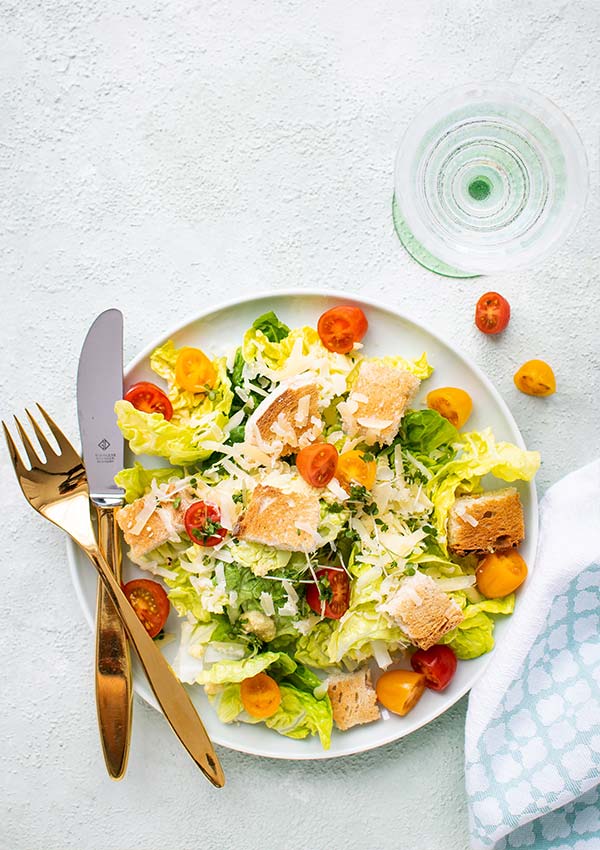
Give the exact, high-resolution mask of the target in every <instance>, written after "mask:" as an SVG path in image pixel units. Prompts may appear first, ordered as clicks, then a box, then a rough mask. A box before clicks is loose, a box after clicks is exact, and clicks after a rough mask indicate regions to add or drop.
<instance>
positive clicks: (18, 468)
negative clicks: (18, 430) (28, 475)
mask: <svg viewBox="0 0 600 850" xmlns="http://www.w3.org/2000/svg"><path fill="white" fill-rule="evenodd" d="M2 427H3V428H4V437H5V438H6V443H7V445H8V451H9V453H10V459H11V460H12V464H13V466H14V468H15V472H16V473H17V476H19V475H21V474H22V473H23V472H24V471H25V464H24V463H23V461H22V460H21V455H20V454H19V452H18V450H17V447H16V445H15V441H14V440H13V438H12V436H11V433H10V431H9V430H8V428H7V426H6V422H5V421H4V419H3V420H2Z"/></svg>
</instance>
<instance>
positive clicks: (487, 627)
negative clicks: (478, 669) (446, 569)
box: [440, 591, 515, 659]
mask: <svg viewBox="0 0 600 850" xmlns="http://www.w3.org/2000/svg"><path fill="white" fill-rule="evenodd" d="M452 596H453V597H454V599H455V601H456V602H458V604H459V605H460V606H461V607H462V608H463V614H464V617H465V619H464V620H463V621H462V623H460V624H459V625H458V626H457V627H456V628H455V629H453V630H452V631H451V632H448V634H446V635H444V637H443V638H442V639H441V640H440V643H447V644H448V646H450V647H452V649H453V650H454V652H455V653H456V657H457V658H461V659H467V658H478V657H479V656H480V655H484V654H485V653H486V652H490V651H491V650H492V649H493V648H494V626H495V622H494V619H493V617H490V616H489V615H490V614H512V612H513V611H514V608H515V595H514V593H511V594H509V595H508V596H504V597H503V598H501V599H482V600H481V601H480V602H476V603H473V604H471V603H469V600H468V597H467V594H466V593H465V592H464V591H460V592H458V593H453V594H452Z"/></svg>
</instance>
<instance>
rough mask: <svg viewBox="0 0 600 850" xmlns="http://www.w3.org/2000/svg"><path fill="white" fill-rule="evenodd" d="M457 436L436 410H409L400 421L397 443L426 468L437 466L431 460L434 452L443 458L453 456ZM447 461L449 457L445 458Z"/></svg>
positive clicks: (435, 461)
mask: <svg viewBox="0 0 600 850" xmlns="http://www.w3.org/2000/svg"><path fill="white" fill-rule="evenodd" d="M458 437H459V434H458V431H457V429H456V428H455V427H454V425H452V423H451V422H448V420H447V419H444V417H443V416H441V415H440V414H439V413H438V412H437V411H436V410H429V409H428V410H409V411H408V413H407V414H406V415H405V416H404V417H403V419H402V425H401V427H400V434H399V437H398V440H399V442H400V443H401V444H402V446H404V447H405V448H407V449H408V450H409V452H410V453H411V454H413V455H414V456H415V457H417V458H418V459H419V460H420V461H421V462H422V463H424V464H425V466H427V467H431V466H434V465H438V464H439V461H437V460H434V458H432V454H433V453H434V452H437V453H438V456H439V454H440V453H441V454H443V455H444V456H445V455H447V453H448V452H450V454H451V456H453V455H454V453H455V452H454V450H453V449H452V444H453V443H454V442H456V440H457V439H458ZM434 457H435V456H434ZM445 459H446V460H449V459H450V458H449V457H445Z"/></svg>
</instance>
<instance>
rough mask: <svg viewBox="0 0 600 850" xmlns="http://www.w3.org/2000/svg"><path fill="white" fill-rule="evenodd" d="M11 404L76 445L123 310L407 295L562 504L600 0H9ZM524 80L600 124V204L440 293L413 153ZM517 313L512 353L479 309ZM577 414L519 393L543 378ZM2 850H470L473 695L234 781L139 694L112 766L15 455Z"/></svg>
mask: <svg viewBox="0 0 600 850" xmlns="http://www.w3.org/2000/svg"><path fill="white" fill-rule="evenodd" d="M0 17H1V26H0V234H1V241H0V286H1V300H0V305H1V309H2V330H1V333H2V355H3V357H2V370H1V377H0V381H1V385H2V387H1V390H0V399H1V401H0V405H1V408H2V410H1V413H2V415H7V414H8V413H9V412H11V411H13V410H16V409H18V408H20V407H21V406H22V405H23V404H25V403H30V402H31V401H32V400H35V399H39V400H41V401H42V402H43V403H45V404H46V405H47V406H48V407H49V408H50V409H51V411H53V413H54V414H55V416H56V418H57V419H58V420H59V421H60V422H61V423H63V424H64V426H65V427H66V428H67V429H70V432H71V433H72V434H73V435H75V434H76V412H75V396H74V390H75V374H76V367H77V358H78V355H79V350H80V346H81V343H82V341H83V338H84V335H85V332H86V330H87V328H88V326H89V324H90V323H91V321H92V320H93V318H94V317H95V316H96V314H97V313H98V312H100V311H101V310H103V309H105V308H107V307H110V306H116V307H119V308H120V309H121V310H123V312H124V314H125V318H126V345H125V348H126V352H125V353H126V358H127V359H129V357H131V356H132V355H133V354H134V353H135V352H136V350H137V349H138V348H139V347H140V346H141V345H142V344H146V343H147V342H148V341H150V339H151V338H152V337H153V336H155V335H156V334H158V333H160V332H161V331H162V330H163V329H164V327H165V326H166V325H171V324H173V323H174V322H176V321H177V320H178V319H179V318H180V317H182V316H187V315H188V314H190V313H192V312H193V311H194V310H196V309H197V308H198V309H199V308H204V307H205V306H206V305H207V304H209V303H215V304H216V303H217V302H218V301H219V299H220V298H222V297H224V296H232V295H236V294H238V293H243V292H247V293H251V292H253V291H255V290H257V289H261V290H262V289H265V288H269V287H271V288H273V289H277V288H278V287H289V286H299V287H302V286H310V287H316V286H328V285H330V286H332V287H335V288H345V289H347V290H348V291H349V292H363V293H368V294H370V295H374V294H379V295H380V296H381V298H382V300H385V302H386V303H390V304H396V305H398V306H408V307H410V311H411V312H412V313H413V314H415V315H416V316H417V317H418V318H421V319H422V320H423V321H426V322H428V323H429V324H430V326H431V327H432V328H433V329H434V330H438V331H440V332H441V333H443V334H445V335H447V336H450V337H455V338H456V339H457V341H458V342H459V344H460V346H461V347H462V349H463V350H465V351H466V352H467V353H469V354H471V355H472V356H473V357H474V358H475V359H476V360H477V362H478V363H479V364H480V365H481V366H483V368H484V369H486V370H487V372H488V374H489V375H490V376H491V377H492V379H493V380H494V381H495V382H496V384H497V386H498V388H499V389H500V392H501V393H502V394H503V396H504V398H505V399H506V400H507V402H508V403H509V405H510V406H511V408H512V410H513V411H514V414H515V417H516V419H517V421H518V423H519V425H520V426H521V428H522V431H523V433H524V436H525V439H526V441H527V442H528V444H529V446H530V447H531V448H539V449H540V450H541V451H542V453H543V457H544V461H543V466H542V469H541V471H540V474H539V478H538V482H539V487H540V491H541V492H543V490H544V489H545V488H546V487H547V486H548V485H549V484H550V483H552V482H554V481H556V480H557V479H558V478H560V477H561V476H562V475H563V474H564V473H566V472H568V471H569V470H571V469H573V468H574V467H576V466H579V465H581V464H583V463H584V462H586V461H588V460H591V459H592V458H593V457H595V456H598V455H599V454H600V428H599V426H598V412H599V405H598V396H599V393H600V378H599V374H600V343H599V341H598V340H599V328H598V317H599V315H600V300H599V292H600V288H599V284H598V268H599V265H600V248H599V245H600V235H599V231H600V216H599V209H598V198H597V182H598V142H599V115H598V104H599V102H600V67H599V64H598V43H599V39H600V4H598V3H596V2H594V0H589V1H588V2H556V0H529V2H527V3H524V2H522V0H494V2H492V0H473V2H467V1H466V0H446V2H444V0H404V2H402V0H387V2H385V0H376V1H375V2H362V1H361V0H329V2H325V0H324V2H310V0H309V2H307V1H306V0H303V1H302V0H280V2H275V0H273V2H264V3H260V2H249V0H218V2H209V0H204V2H202V0H200V2H198V0H175V2H170V3H169V2H166V0H163V2H158V0H156V2H143V0H137V2H136V0H132V2H123V3H119V2H116V0H107V2H104V3H97V2H93V0H62V2H61V0H38V1H37V2H33V0H12V2H10V0H0ZM492 78H497V79H507V78H509V79H513V80H516V81H521V82H523V83H526V84H528V85H530V86H531V87H533V88H536V89H538V90H540V91H541V92H543V93H544V94H546V95H548V96H549V97H551V98H552V99H554V100H555V102H556V103H557V104H558V105H559V106H560V107H562V108H563V109H564V110H565V111H566V112H567V113H568V114H569V115H570V117H571V118H572V120H573V121H574V122H575V124H576V125H577V127H578V129H579V131H580V133H581V135H582V137H583V140H584V143H585V145H586V148H587V151H588V156H589V159H590V169H591V183H592V196H591V198H590V201H589V203H588V208H587V212H586V214H585V217H584V219H583V221H582V223H581V225H580V227H579V228H578V230H577V233H576V234H575V235H574V236H573V237H572V238H571V239H570V240H569V242H568V244H566V245H565V247H564V248H563V249H562V250H561V252H560V253H559V254H558V255H557V256H555V257H554V258H553V259H552V260H551V261H549V262H546V263H545V264H544V265H541V266H539V267H538V268H535V269H534V270H533V271H530V272H527V273H514V274H510V275H508V276H506V277H502V278H490V279H488V280H485V281H481V280H479V281H477V280H475V281H462V282H460V281H449V280H445V279H442V278H436V277H435V276H434V275H432V274H431V273H429V272H427V271H425V270H423V269H421V268H420V267H419V266H418V265H416V264H415V263H413V262H412V261H411V260H410V259H409V257H408V256H407V255H406V254H405V253H404V252H403V250H402V248H401V246H400V244H399V243H398V241H397V240H396V237H395V235H394V232H393V228H392V222H391V215H390V201H391V194H392V168H393V158H394V151H395V148H396V146H397V143H398V140H399V138H400V135H401V132H402V129H403V128H404V126H405V125H406V123H407V122H408V121H409V119H410V118H411V116H412V115H413V114H414V113H415V111H416V110H418V109H419V108H420V107H421V106H422V105H423V104H424V102H425V101H426V100H427V99H428V98H430V97H431V96H433V95H436V94H437V93H438V92H440V91H442V90H443V89H444V88H446V87H448V86H451V85H456V84H460V83H464V82H468V81H472V80H485V79H492ZM490 288H498V289H500V290H501V291H502V292H503V293H504V294H505V295H506V296H507V297H508V298H509V299H510V301H511V304H512V308H513V318H512V321H511V324H510V327H509V329H508V331H507V332H506V333H505V334H504V335H503V336H502V337H501V338H500V339H497V340H496V339H489V338H484V337H483V336H481V335H480V334H479V333H478V332H477V331H476V330H475V329H474V327H473V325H472V319H471V315H472V312H473V305H474V302H475V300H476V298H477V297H478V296H479V295H480V294H481V292H483V291H484V290H485V289H490ZM531 357H543V358H546V359H547V360H549V361H550V362H551V363H552V364H553V366H554V367H555V371H556V374H557V380H558V386H559V390H558V393H557V394H556V396H554V397H552V398H550V399H546V400H539V399H530V398H526V397H525V396H522V395H520V394H518V393H517V391H516V390H515V389H514V387H513V385H512V374H513V372H514V370H515V368H516V367H517V366H518V365H519V364H520V362H521V361H523V360H525V359H529V358H531ZM0 509H1V511H2V526H1V528H2V530H1V532H0V534H1V535H2V541H1V544H0V545H1V551H2V592H1V594H0V615H1V619H0V622H1V623H2V639H1V657H2V678H1V684H0V701H1V704H0V741H1V745H0V847H1V850H37V848H40V850H41V848H43V849H44V850H59V848H77V850H156V848H158V850H191V848H196V847H202V848H203V850H221V848H226V850H229V848H236V850H237V848H244V850H265V848H268V850H322V848H326V847H330V846H334V847H344V848H345V849H346V850H355V848H366V847H368V848H377V849H379V848H383V850H388V848H389V850H465V848H466V846H467V832H466V828H467V823H466V806H465V798H464V791H463V769H462V746H463V745H462V734H463V724H464V713H465V701H463V702H462V703H461V704H459V705H458V706H456V707H455V708H454V709H453V710H452V711H450V712H449V713H448V714H447V715H445V716H444V717H443V718H441V719H439V720H438V721H437V722H435V723H433V724H432V725H431V726H429V727H428V728H427V729H425V730H423V731H421V732H418V733H416V734H414V735H413V736H411V737H410V738H409V739H407V740H404V741H402V742H400V743H398V744H395V745H392V746H388V747H386V748H384V749H381V750H378V751H374V752H371V753H368V754H365V755H363V756H356V757H353V758H350V759H346V760H344V761H333V762H329V763H327V762H320V763H313V764H311V763H298V764H294V763H278V762H271V761H259V760H255V759H252V758H250V757H247V756H242V755H239V754H236V753H233V752H227V751H223V752H222V753H221V755H222V759H223V764H224V767H225V771H226V773H227V775H228V778H229V784H228V786H227V788H226V790H224V791H220V792H217V791H214V790H213V789H211V788H210V787H209V786H208V784H207V783H205V782H204V781H203V779H202V778H201V776H200V774H199V773H198V771H197V770H195V769H194V768H193V766H192V764H191V762H190V761H189V759H188V758H187V757H186V756H185V754H184V752H183V750H182V749H181V747H180V746H179V745H178V744H177V743H176V742H175V740H174V737H173V736H172V735H171V734H170V732H169V731H167V726H166V724H165V722H164V721H163V720H162V718H161V717H160V716H159V715H157V714H155V713H154V712H153V711H152V710H151V709H148V708H147V707H145V706H144V705H143V704H142V703H141V702H139V701H136V706H135V724H134V734H133V743H132V756H131V763H130V767H129V772H128V775H127V778H126V779H125V781H124V782H123V783H121V784H119V785H115V784H112V783H111V782H110V781H109V780H108V779H107V777H106V775H105V772H104V767H103V762H102V757H101V755H100V749H99V743H98V739H97V731H96V727H95V711H94V697H93V685H92V657H93V644H92V636H91V634H90V633H89V632H88V630H87V627H86V625H85V623H84V620H83V615H82V614H81V612H80V611H79V609H78V607H77V604H76V600H75V596H74V592H73V590H72V588H71V585H70V583H69V578H68V575H67V568H66V558H65V553H64V540H63V538H62V536H61V535H60V533H58V532H57V531H55V530H53V529H52V528H51V527H49V526H48V525H47V524H45V523H43V522H42V521H41V520H40V519H38V518H37V517H35V516H34V514H33V513H32V512H31V510H30V509H29V508H27V507H26V506H25V504H24V503H23V501H22V500H21V497H20V494H19V493H18V490H17V487H16V484H15V481H14V480H13V476H12V471H10V470H9V469H8V468H7V466H6V455H5V453H4V452H3V453H2V478H1V481H0Z"/></svg>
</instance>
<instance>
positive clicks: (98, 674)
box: [77, 309, 132, 779]
mask: <svg viewBox="0 0 600 850" xmlns="http://www.w3.org/2000/svg"><path fill="white" fill-rule="evenodd" d="M122 397H123V315H122V314H121V312H120V311H119V310H114V309H112V310H106V311H105V312H104V313H101V314H100V315H99V316H98V318H97V319H96V320H95V321H94V323H93V324H92V326H91V328H90V329H89V331H88V334H87V336H86V338H85V341H84V343H83V348H82V350H81V356H80V358H79V368H78V371H77V412H78V415H79V430H80V433H81V443H82V449H83V461H84V465H85V469H86V474H87V478H88V482H89V488H90V500H91V502H92V504H93V505H94V507H95V509H96V514H97V519H98V545H99V547H100V550H101V552H102V554H103V555H104V557H105V558H106V560H107V561H108V563H109V565H110V566H111V568H112V570H113V572H114V574H115V576H116V578H117V580H118V581H119V582H120V581H121V542H120V537H119V529H118V526H117V522H116V510H117V508H119V507H120V506H121V505H123V504H124V492H123V490H122V489H121V488H120V487H117V485H116V484H115V482H114V476H115V475H116V473H117V472H119V471H120V470H121V469H123V452H124V443H123V437H122V435H121V432H120V431H119V428H118V426H117V423H116V417H115V413H114V406H115V402H116V401H117V400H118V399H121V398H122ZM95 683H96V710H97V715H98V726H99V730H100V739H101V742H102V749H103V752H104V760H105V762H106V768H107V770H108V773H109V775H110V776H111V778H112V779H121V778H122V777H123V775H124V773H125V770H126V767H127V758H128V755H129V743H130V739H131V709H132V687H131V661H130V657H129V644H128V641H127V636H126V634H125V630H124V628H123V626H122V624H121V621H120V620H119V617H118V616H117V613H116V611H115V609H114V606H113V603H112V601H111V600H110V597H109V596H108V594H107V593H106V591H105V589H104V586H103V585H102V583H100V585H99V587H98V598H97V608H96V665H95Z"/></svg>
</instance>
